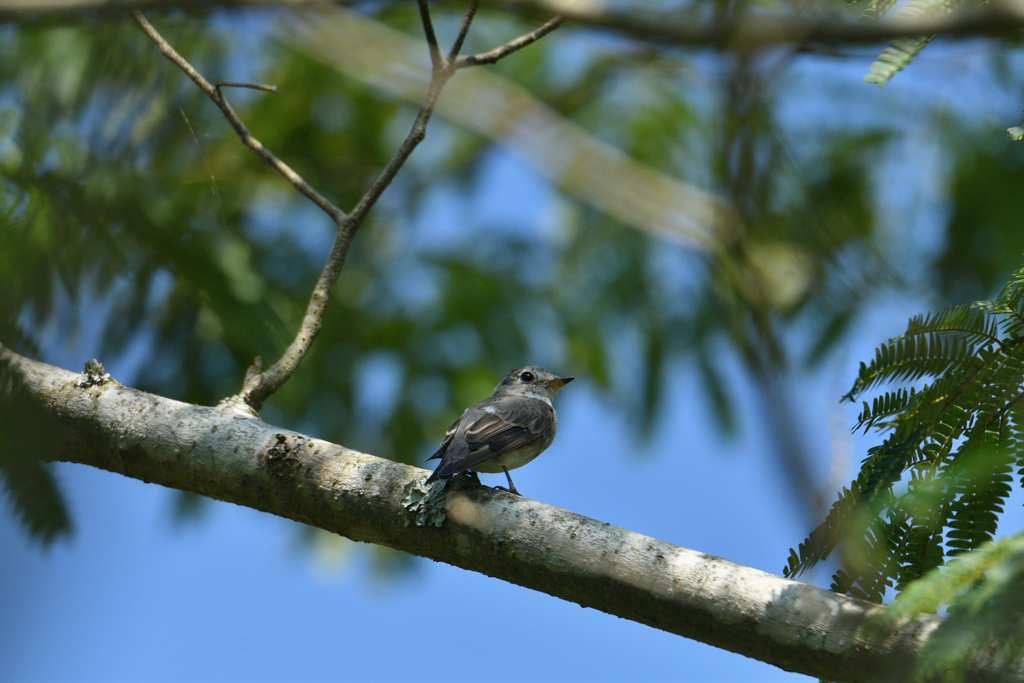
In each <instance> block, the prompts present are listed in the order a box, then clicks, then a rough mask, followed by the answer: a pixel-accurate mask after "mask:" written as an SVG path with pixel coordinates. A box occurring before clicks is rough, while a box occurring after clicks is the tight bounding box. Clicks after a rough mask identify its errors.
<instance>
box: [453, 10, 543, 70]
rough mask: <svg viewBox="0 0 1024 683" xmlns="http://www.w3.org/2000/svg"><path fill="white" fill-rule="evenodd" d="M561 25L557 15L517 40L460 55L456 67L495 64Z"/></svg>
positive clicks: (463, 67)
mask: <svg viewBox="0 0 1024 683" xmlns="http://www.w3.org/2000/svg"><path fill="white" fill-rule="evenodd" d="M561 25H562V17H560V16H558V17H555V18H553V19H551V20H550V21H548V22H547V23H546V24H544V25H543V26H541V27H540V28H538V29H537V30H535V31H530V32H529V33H527V34H525V35H521V36H519V37H518V38H516V39H515V40H510V41H509V42H507V43H505V44H504V45H501V46H499V47H496V48H494V49H493V50H490V51H488V52H481V53H479V54H475V55H469V56H468V57H459V58H458V59H456V60H455V68H456V69H465V68H466V67H470V66H479V65H480V64H494V63H496V62H497V61H498V60H499V59H501V58H502V57H507V56H508V55H510V54H512V53H513V52H515V51H516V50H521V49H522V48H524V47H526V46H527V45H529V44H530V43H532V42H534V41H536V40H538V39H540V38H543V37H544V36H546V35H547V34H549V33H551V32H552V31H554V30H555V29H556V28H558V27H559V26H561Z"/></svg>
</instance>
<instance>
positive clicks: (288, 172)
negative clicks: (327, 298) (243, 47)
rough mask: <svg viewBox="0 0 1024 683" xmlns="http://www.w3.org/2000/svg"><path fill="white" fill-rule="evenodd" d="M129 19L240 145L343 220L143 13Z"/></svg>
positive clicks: (135, 11) (341, 215) (135, 13)
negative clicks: (216, 112)
mask: <svg viewBox="0 0 1024 683" xmlns="http://www.w3.org/2000/svg"><path fill="white" fill-rule="evenodd" d="M132 18H133V19H135V23H137V24H138V25H139V28H141V29H142V30H143V32H144V33H145V34H146V35H147V36H149V37H150V39H151V40H152V41H153V42H154V43H156V46H157V47H158V48H160V52H162V53H163V54H164V56H165V57H167V59H169V60H170V61H171V62H172V63H173V64H175V65H176V66H177V67H178V68H179V69H181V70H182V71H184V72H185V74H186V75H187V76H188V77H189V78H191V79H192V81H193V82H194V83H195V84H196V85H197V86H199V89H200V90H202V91H203V92H204V93H206V96H207V97H209V98H210V99H211V100H213V103H214V104H216V105H217V107H218V108H219V109H220V110H221V112H223V114H224V118H226V119H227V120H228V123H230V124H231V127H232V128H234V129H235V132H236V133H238V137H240V138H241V139H242V144H244V145H245V146H246V147H248V148H249V149H251V150H252V151H253V152H255V153H256V154H257V155H259V156H260V158H262V159H263V160H264V161H266V162H267V163H268V164H270V165H271V166H272V167H273V168H274V170H276V171H277V172H278V173H280V174H281V175H282V176H283V177H284V179H285V180H287V181H288V182H289V183H291V184H292V185H293V186H294V187H295V189H297V190H298V191H299V192H301V193H302V194H304V195H305V196H306V197H308V198H309V199H310V201H312V202H313V203H314V204H316V205H317V206H319V207H320V208H321V209H322V210H323V211H324V213H326V214H327V215H328V216H330V217H331V220H333V221H334V223H335V224H336V225H337V224H339V223H341V221H342V220H344V219H345V212H344V211H342V210H341V209H339V208H338V207H336V206H335V205H334V204H332V203H331V202H330V200H328V199H327V198H326V197H324V196H323V195H321V194H320V193H319V192H317V191H316V190H314V189H313V188H312V187H310V185H309V183H307V182H306V181H305V180H303V179H302V176H300V175H299V174H298V173H296V172H295V171H293V170H292V168H291V167H290V166H289V165H288V164H286V163H284V162H283V161H281V160H280V159H278V158H277V157H276V156H274V154H273V153H272V152H271V151H270V150H268V149H267V148H266V147H264V146H263V143H261V142H260V141H259V140H257V139H256V138H255V137H253V135H252V133H250V132H249V129H248V128H246V127H245V124H244V123H242V120H241V119H240V118H238V115H237V114H235V110H234V109H232V108H231V105H230V104H228V101H227V99H226V98H225V97H224V93H222V92H221V91H220V90H219V89H218V88H216V87H214V86H213V85H210V82H209V81H207V80H206V79H205V78H203V76H202V74H200V73H199V72H198V71H196V70H195V68H194V67H193V66H192V65H191V64H189V63H188V61H187V60H186V59H185V58H184V57H182V56H181V55H180V54H178V53H177V51H176V50H175V49H174V48H173V47H171V45H170V43H168V42H167V41H166V40H164V38H163V36H161V35H160V33H159V32H157V30H156V29H155V28H154V27H153V25H152V24H150V23H149V21H148V20H147V19H146V17H144V16H143V15H142V12H140V11H138V10H132Z"/></svg>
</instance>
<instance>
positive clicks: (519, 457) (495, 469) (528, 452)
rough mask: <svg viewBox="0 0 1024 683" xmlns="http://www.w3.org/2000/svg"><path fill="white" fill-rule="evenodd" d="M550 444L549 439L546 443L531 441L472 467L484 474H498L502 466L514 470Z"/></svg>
mask: <svg viewBox="0 0 1024 683" xmlns="http://www.w3.org/2000/svg"><path fill="white" fill-rule="evenodd" d="M550 445H551V441H548V442H547V443H544V442H540V441H538V442H535V443H531V444H528V445H526V446H523V447H522V448H517V449H516V450H514V451H512V452H511V453H505V454H504V455H499V456H498V457H497V458H494V459H493V460H488V461H487V462H482V463H480V464H479V465H477V466H476V467H474V468H472V469H473V470H474V471H476V472H483V473H484V474H500V473H501V471H502V470H501V468H502V466H504V467H507V468H508V469H510V470H514V469H516V468H517V467H522V466H523V465H525V464H526V463H528V462H530V461H531V460H533V459H534V458H536V457H537V456H538V455H540V454H541V453H543V452H544V450H545V449H547V447H548V446H550Z"/></svg>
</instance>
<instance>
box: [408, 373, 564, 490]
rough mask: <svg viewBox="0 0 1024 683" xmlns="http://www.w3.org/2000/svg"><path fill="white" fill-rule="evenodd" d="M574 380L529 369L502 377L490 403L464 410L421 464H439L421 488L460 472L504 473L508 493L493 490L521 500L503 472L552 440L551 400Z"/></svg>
mask: <svg viewBox="0 0 1024 683" xmlns="http://www.w3.org/2000/svg"><path fill="white" fill-rule="evenodd" d="M574 379H576V378H575V377H556V376H555V375H553V374H552V373H550V372H548V371H547V370H545V369H543V368H538V367H537V366H535V365H527V366H526V367H525V368H519V369H518V370H513V371H512V372H510V373H508V374H507V375H505V379H503V380H501V382H500V383H499V384H498V386H496V387H495V388H494V394H493V395H492V396H491V397H490V398H488V399H485V400H483V401H480V403H477V404H476V405H473V406H470V407H469V408H466V411H465V412H464V413H462V417H460V418H459V419H458V420H456V421H455V424H453V425H452V426H451V427H449V428H448V432H447V433H446V434H445V435H444V441H442V442H441V447H440V448H439V449H437V453H434V454H433V455H432V456H430V457H429V458H427V459H428V460H433V459H434V458H440V459H441V464H440V465H438V466H437V469H436V470H434V473H433V474H431V475H430V477H428V478H427V482H426V483H428V484H429V483H431V482H434V481H437V480H438V479H450V478H452V477H454V476H455V475H456V474H460V473H462V472H485V473H488V474H497V473H499V472H504V473H505V477H506V478H507V479H508V488H507V489H506V488H505V487H503V486H496V487H495V488H497V489H499V490H501V491H509V492H510V493H514V494H516V495H517V496H518V495H521V494H520V493H519V491H516V485H515V484H513V483H512V477H511V476H509V473H508V471H509V470H514V469H515V468H517V467H522V466H523V465H525V464H526V463H528V462H530V461H531V460H533V459H534V458H536V457H537V456H538V455H540V454H541V453H543V452H544V450H545V449H546V448H547V447H548V446H550V445H551V442H552V441H554V440H555V432H556V431H558V417H557V416H556V415H555V409H554V407H552V405H551V399H552V398H553V397H554V395H555V394H556V393H558V390H559V389H561V388H562V387H564V386H565V385H566V384H568V383H569V382H571V381H573V380H574Z"/></svg>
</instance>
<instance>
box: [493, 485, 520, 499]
mask: <svg viewBox="0 0 1024 683" xmlns="http://www.w3.org/2000/svg"><path fill="white" fill-rule="evenodd" d="M494 490H495V491H504V492H505V493H511V494H513V495H516V496H519V497H520V498H522V497H523V494H521V493H519V491H516V487H515V486H513V487H512V488H508V487H507V486H495V487H494Z"/></svg>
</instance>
